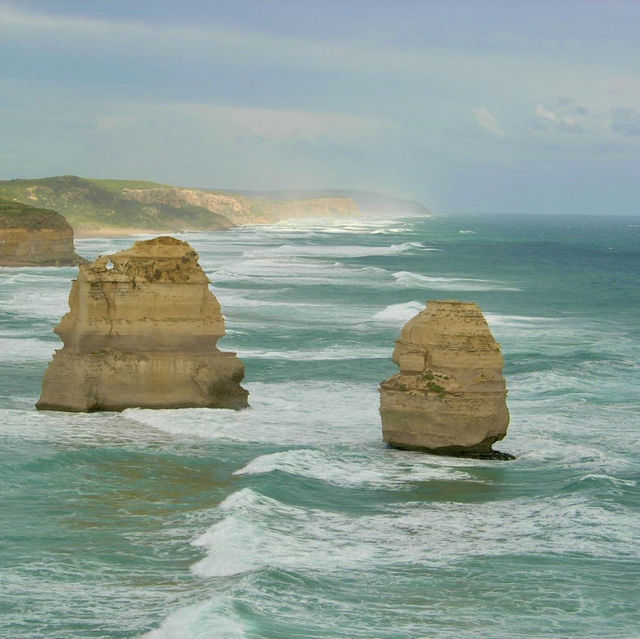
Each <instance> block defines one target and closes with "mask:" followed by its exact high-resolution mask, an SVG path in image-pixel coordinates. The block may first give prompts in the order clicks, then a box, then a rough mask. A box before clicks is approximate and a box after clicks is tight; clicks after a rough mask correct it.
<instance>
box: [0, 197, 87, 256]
mask: <svg viewBox="0 0 640 639" xmlns="http://www.w3.org/2000/svg"><path fill="white" fill-rule="evenodd" d="M81 261H83V260H82V258H81V257H79V256H78V255H76V252H75V250H74V248H73V229H72V228H71V226H69V223H68V222H67V221H66V220H65V219H64V217H62V215H60V214H59V213H56V212H55V211H50V210H48V209H38V208H35V207H33V206H28V205H26V204H21V203H20V202H12V201H7V200H0V266H72V265H76V264H79V263H80V262H81Z"/></svg>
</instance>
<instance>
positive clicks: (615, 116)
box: [609, 109, 640, 136]
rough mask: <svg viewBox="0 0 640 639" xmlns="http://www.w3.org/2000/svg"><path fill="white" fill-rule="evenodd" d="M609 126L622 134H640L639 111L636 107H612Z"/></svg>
mask: <svg viewBox="0 0 640 639" xmlns="http://www.w3.org/2000/svg"><path fill="white" fill-rule="evenodd" d="M609 126H610V127H611V129H612V130H613V131H616V132H617V133H621V134H622V135H628V136H635V135H640V112H638V111H637V110H636V109H614V110H613V111H612V112H611V120H610V123H609Z"/></svg>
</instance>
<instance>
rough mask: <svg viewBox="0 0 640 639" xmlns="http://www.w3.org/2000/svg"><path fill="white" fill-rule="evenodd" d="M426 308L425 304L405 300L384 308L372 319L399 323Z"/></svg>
mask: <svg viewBox="0 0 640 639" xmlns="http://www.w3.org/2000/svg"><path fill="white" fill-rule="evenodd" d="M424 309H425V305H424V304H421V303H420V302H416V301H411V302H405V303H404V304H390V305H389V306H387V307H386V308H384V309H383V310H381V311H378V312H377V313H376V314H375V315H374V316H373V317H372V319H373V320H375V321H376V322H385V323H386V322H388V323H391V324H398V323H400V322H407V321H408V320H410V319H411V318H412V317H414V315H416V314H417V313H419V312H420V311H423V310H424Z"/></svg>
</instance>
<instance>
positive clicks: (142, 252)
mask: <svg viewBox="0 0 640 639" xmlns="http://www.w3.org/2000/svg"><path fill="white" fill-rule="evenodd" d="M198 258H199V255H198V254H197V253H196V251H195V250H194V249H193V247H192V246H191V245H190V244H189V243H187V242H183V241H182V240H178V239H176V238H175V237H169V236H168V235H162V236H160V237H154V238H153V239H151V240H140V241H139V242H136V243H135V244H134V245H133V246H132V247H131V248H130V249H125V250H124V251H119V252H118V253H113V254H111V255H101V256H100V257H99V258H98V259H97V260H96V261H95V262H93V264H88V265H87V266H84V267H82V268H81V271H82V272H83V274H84V275H85V276H86V277H87V278H90V279H92V278H93V276H94V275H97V276H98V277H99V278H100V279H101V280H103V281H125V280H129V279H133V280H136V281H142V280H145V281H147V282H162V283H167V282H176V283H181V284H183V283H188V282H192V283H198V284H201V283H203V282H207V283H208V282H209V278H208V277H207V275H206V274H205V272H204V271H203V270H202V267H201V266H200V265H199V264H198Z"/></svg>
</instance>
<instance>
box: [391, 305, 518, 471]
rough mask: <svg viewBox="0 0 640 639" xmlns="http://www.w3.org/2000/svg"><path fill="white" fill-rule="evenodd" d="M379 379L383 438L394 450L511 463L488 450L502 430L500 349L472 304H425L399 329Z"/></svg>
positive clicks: (503, 393) (504, 409)
mask: <svg viewBox="0 0 640 639" xmlns="http://www.w3.org/2000/svg"><path fill="white" fill-rule="evenodd" d="M393 361H394V362H395V363H396V364H397V365H398V366H399V367H400V373H399V374H397V375H394V376H393V377H391V378H390V379H388V380H386V381H384V382H382V384H381V387H380V414H381V416H382V432H383V439H384V441H386V442H388V443H389V444H391V445H392V446H395V447H397V448H405V449H414V450H424V451H428V452H431V453H441V454H452V455H465V456H471V457H482V458H502V459H505V458H511V456H510V455H506V454H505V453H499V452H497V451H493V450H492V448H491V446H492V444H493V443H494V442H496V441H498V440H501V439H503V438H504V436H505V435H506V433H507V426H508V425H509V411H508V410H507V404H506V395H507V391H506V388H505V380H504V378H503V377H502V367H503V358H502V353H501V351H500V345H499V344H498V342H496V340H495V339H494V337H493V335H492V334H491V331H490V330H489V326H488V325H487V322H486V320H485V318H484V316H483V314H482V311H481V310H480V308H479V307H478V306H477V305H476V304H471V303H467V302H455V301H430V302H428V303H427V307H426V309H425V310H423V311H421V312H420V313H418V315H416V316H415V317H414V318H413V319H411V320H409V322H408V323H407V324H406V325H405V326H404V328H403V329H402V333H401V335H400V339H399V340H398V341H397V342H396V348H395V350H394V353H393Z"/></svg>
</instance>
